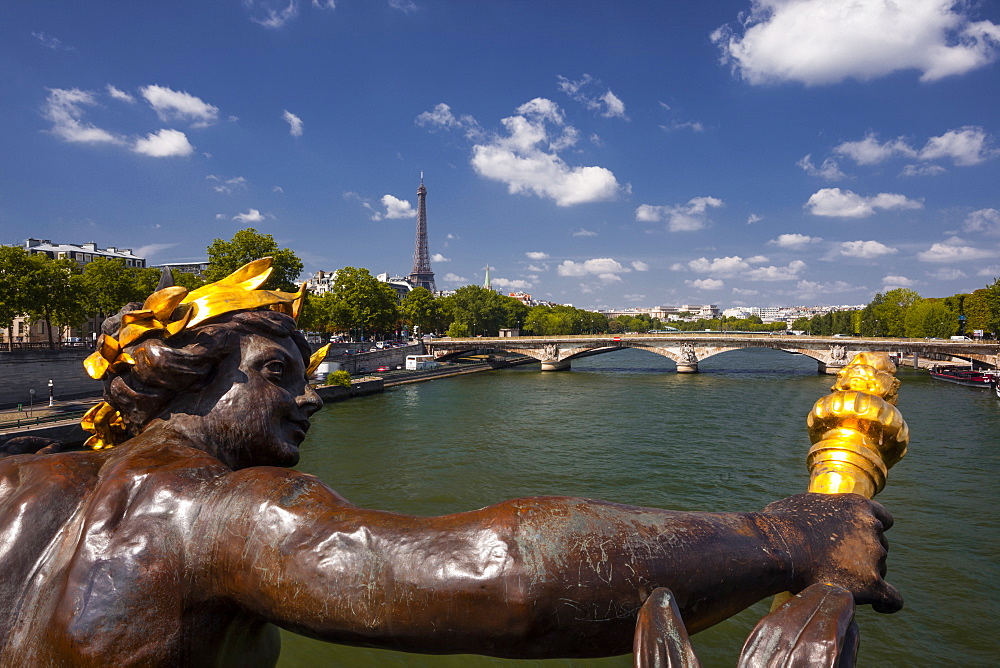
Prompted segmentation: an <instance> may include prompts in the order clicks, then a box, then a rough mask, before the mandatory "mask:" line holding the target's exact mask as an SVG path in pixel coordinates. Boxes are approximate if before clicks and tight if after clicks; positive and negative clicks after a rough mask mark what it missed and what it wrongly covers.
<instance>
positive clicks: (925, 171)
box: [899, 165, 948, 176]
mask: <svg viewBox="0 0 1000 668" xmlns="http://www.w3.org/2000/svg"><path fill="white" fill-rule="evenodd" d="M947 171H948V170H947V169H945V168H944V167H942V166H941V165H906V166H905V167H903V171H902V172H900V173H899V175H900V176H937V175H938V174H944V173H945V172H947Z"/></svg>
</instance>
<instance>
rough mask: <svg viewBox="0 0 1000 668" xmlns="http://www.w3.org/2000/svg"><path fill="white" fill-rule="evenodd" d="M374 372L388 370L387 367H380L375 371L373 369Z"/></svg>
mask: <svg viewBox="0 0 1000 668" xmlns="http://www.w3.org/2000/svg"><path fill="white" fill-rule="evenodd" d="M375 370H376V371H388V370H389V367H387V366H380V367H379V368H377V369H375Z"/></svg>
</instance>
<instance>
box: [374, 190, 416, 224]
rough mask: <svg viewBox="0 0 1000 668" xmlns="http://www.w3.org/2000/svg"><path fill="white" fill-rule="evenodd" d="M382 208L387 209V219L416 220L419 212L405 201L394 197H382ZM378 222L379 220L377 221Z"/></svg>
mask: <svg viewBox="0 0 1000 668" xmlns="http://www.w3.org/2000/svg"><path fill="white" fill-rule="evenodd" d="M382 206H384V207H385V217H386V218H416V217H417V211H416V209H414V208H413V207H412V206H411V205H410V203H409V202H408V201H407V200H405V199H399V198H397V197H393V196H392V195H382ZM375 220H378V219H375Z"/></svg>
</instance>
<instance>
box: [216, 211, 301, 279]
mask: <svg viewBox="0 0 1000 668" xmlns="http://www.w3.org/2000/svg"><path fill="white" fill-rule="evenodd" d="M269 256H270V257H272V258H274V262H273V263H272V265H271V267H272V272H271V277H270V278H268V279H267V281H266V282H265V283H264V285H263V286H261V287H263V288H265V289H268V290H284V291H285V292H295V291H296V290H298V289H299V288H298V285H297V284H296V281H298V278H299V274H301V273H302V260H300V259H299V258H298V256H296V255H295V253H293V252H292V251H290V250H288V249H287V248H279V247H278V244H277V242H275V240H274V237H272V236H271V235H270V234H261V233H260V232H258V231H257V230H255V229H254V228H252V227H248V228H247V229H245V230H240V231H239V232H237V233H236V234H235V235H233V238H232V239H231V240H230V241H226V240H224V239H215V240H214V241H212V244H211V245H210V246H209V247H208V270H207V271H206V272H205V278H206V279H207V281H208V282H209V283H212V282H215V281H217V280H219V279H220V278H225V277H226V276H228V275H229V274H231V273H233V272H234V271H236V270H237V269H239V268H240V267H242V266H243V265H245V264H246V263H247V262H253V261H254V260H259V259H260V258H262V257H269Z"/></svg>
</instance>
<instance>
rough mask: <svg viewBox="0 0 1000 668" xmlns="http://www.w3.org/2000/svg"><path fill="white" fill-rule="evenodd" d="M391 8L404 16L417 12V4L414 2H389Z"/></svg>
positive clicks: (408, 0)
mask: <svg viewBox="0 0 1000 668" xmlns="http://www.w3.org/2000/svg"><path fill="white" fill-rule="evenodd" d="M389 7H391V8H392V9H395V10H397V11H400V12H403V13H404V14H409V13H410V12H415V11H417V3H415V2H413V0H389Z"/></svg>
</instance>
